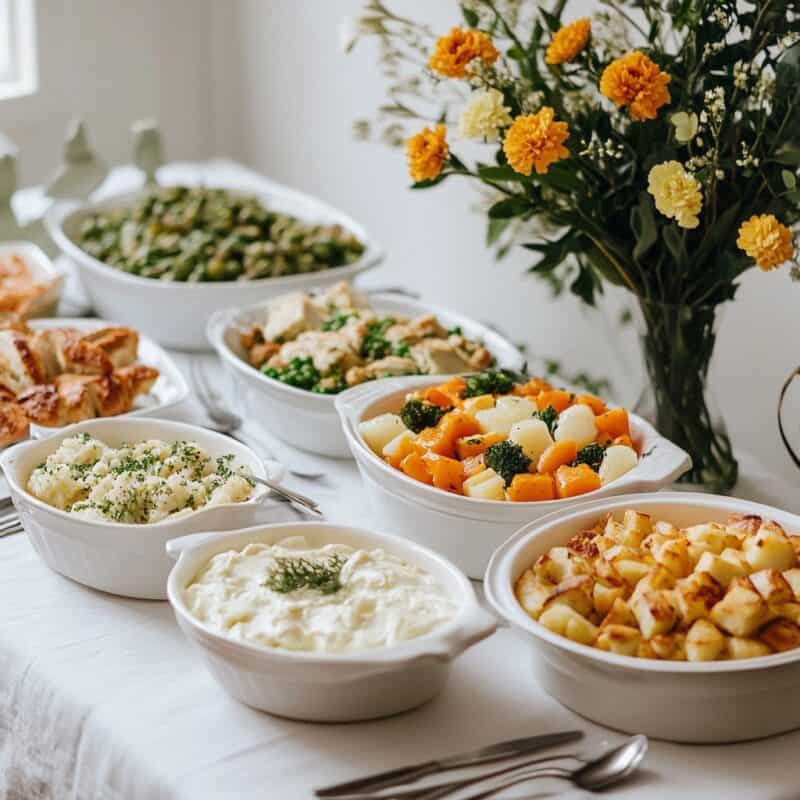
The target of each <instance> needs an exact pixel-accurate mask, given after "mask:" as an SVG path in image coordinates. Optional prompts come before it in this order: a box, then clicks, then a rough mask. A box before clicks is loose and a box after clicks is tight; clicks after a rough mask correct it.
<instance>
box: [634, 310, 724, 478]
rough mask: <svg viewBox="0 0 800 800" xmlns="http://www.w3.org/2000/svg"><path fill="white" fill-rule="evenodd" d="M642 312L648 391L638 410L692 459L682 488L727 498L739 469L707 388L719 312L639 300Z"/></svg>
mask: <svg viewBox="0 0 800 800" xmlns="http://www.w3.org/2000/svg"><path fill="white" fill-rule="evenodd" d="M638 310H639V314H638V315H637V316H638V328H639V340H640V344H641V350H642V356H643V359H644V374H645V386H644V389H643V391H642V393H641V395H640V397H639V400H638V401H637V403H636V407H635V410H636V412H637V413H638V414H639V415H640V416H642V417H644V418H645V419H647V420H648V421H650V422H651V423H652V424H653V425H654V426H655V427H656V429H657V430H658V432H659V433H661V434H662V435H663V436H666V437H667V438H668V439H670V440H671V441H673V442H674V443H675V444H676V445H678V447H681V448H683V449H684V450H685V451H686V452H687V453H689V455H690V456H691V457H692V468H691V470H689V471H688V472H687V473H685V474H684V475H683V476H682V477H681V478H680V479H679V483H681V484H684V485H685V486H684V487H683V488H687V489H694V490H697V491H705V492H717V493H721V494H725V493H727V492H729V491H730V490H731V489H732V488H733V486H734V484H735V483H736V480H737V477H738V464H737V462H736V458H735V457H734V455H733V449H732V447H731V442H730V439H729V438H728V433H727V431H726V428H725V423H724V421H723V419H722V415H721V414H720V413H719V410H718V409H717V406H716V403H715V401H714V398H713V394H712V392H711V389H710V387H709V382H708V368H709V365H710V363H711V358H712V356H713V354H714V344H715V342H716V325H717V319H718V306H713V305H695V306H692V305H680V306H678V305H670V304H667V303H659V302H654V301H649V300H646V299H643V298H640V299H639V309H638Z"/></svg>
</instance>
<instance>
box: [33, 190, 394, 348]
mask: <svg viewBox="0 0 800 800" xmlns="http://www.w3.org/2000/svg"><path fill="white" fill-rule="evenodd" d="M214 188H220V189H227V190H228V191H230V192H231V193H233V194H240V195H247V196H253V197H257V198H258V199H259V200H260V201H261V202H262V203H263V204H264V205H265V206H266V207H267V208H269V209H271V210H274V211H279V212H282V213H286V214H291V215H293V216H295V217H297V218H298V219H300V220H303V221H304V222H319V223H327V224H339V225H342V226H343V227H345V228H347V229H348V230H349V231H351V232H352V233H354V234H355V235H356V236H357V237H358V238H359V239H360V240H361V241H362V242H363V243H364V245H365V250H364V253H363V254H362V256H361V258H359V259H358V261H355V262H353V263H352V264H348V265H346V266H342V267H334V268H331V269H326V270H321V271H319V272H309V273H307V274H302V275H287V276H285V277H280V278H260V279H258V280H252V281H217V282H208V283H188V282H184V281H162V280H155V279H153V278H142V277H140V276H138V275H131V274H129V273H127V272H123V271H122V270H119V269H116V268H114V267H109V266H106V265H105V264H104V263H103V262H102V261H98V260H97V259H96V258H94V257H93V256H90V255H89V254H88V253H87V252H86V251H84V250H82V249H81V248H80V247H79V246H78V244H77V243H76V241H77V239H76V237H77V232H78V230H79V228H80V224H81V221H82V220H83V219H84V218H85V217H86V216H87V215H88V214H91V213H95V212H97V211H102V210H105V209H112V208H119V207H120V206H126V205H130V204H131V203H132V202H133V201H134V200H135V199H136V198H137V197H138V196H139V195H140V194H141V192H127V193H125V194H120V195H115V196H113V197H109V198H107V199H104V200H102V201H100V202H97V203H92V204H87V205H76V204H75V203H57V204H55V205H53V206H52V207H51V208H50V210H49V211H48V212H47V214H46V216H45V224H46V226H47V230H48V233H49V234H50V236H51V237H52V238H53V241H54V242H55V243H56V244H57V245H58V247H59V248H60V249H61V252H62V253H64V255H66V256H67V257H68V258H69V259H70V260H71V261H72V262H73V263H74V264H75V265H76V267H77V269H78V273H79V275H80V278H81V283H82V284H83V287H84V289H85V290H86V293H87V294H88V295H89V298H90V300H91V302H92V306H93V307H94V309H95V310H96V311H97V313H98V315H99V316H101V317H106V318H108V319H116V320H119V321H120V322H121V323H123V324H125V325H130V326H131V327H134V328H137V329H138V330H141V331H143V332H145V333H147V334H148V335H149V336H151V337H152V338H153V339H155V340H156V341H157V342H159V343H160V344H162V345H164V346H166V347H174V348H177V349H179V350H208V341H207V339H206V331H205V328H206V321H207V320H208V318H209V316H210V315H211V314H212V313H214V312H215V311H217V310H219V309H223V308H229V307H232V306H241V305H244V304H246V303H252V302H253V300H254V299H261V300H264V299H268V298H270V297H275V296H277V295H280V294H284V293H285V292H289V291H292V290H296V289H302V290H306V289H309V288H311V287H312V286H330V285H331V284H333V283H336V281H340V280H349V279H352V278H354V277H355V276H356V275H358V274H359V273H361V272H364V271H365V270H367V269H370V268H372V267H376V266H378V264H380V262H381V261H382V260H383V258H384V253H383V251H382V250H381V249H380V247H379V246H378V245H377V244H376V243H375V242H374V241H373V240H372V239H370V237H369V236H368V235H367V233H366V231H364V229H363V228H362V227H361V226H360V225H358V224H357V223H356V222H355V221H354V220H352V219H351V218H350V217H348V216H347V215H345V214H343V213H341V212H340V211H337V210H336V209H334V208H332V207H331V206H328V205H326V204H325V203H323V202H321V201H320V200H317V199H316V198H314V197H311V196H309V195H306V194H302V193H301V192H297V191H295V190H293V189H289V188H288V187H278V188H275V189H271V190H269V191H260V192H259V191H255V190H254V191H242V190H240V189H239V187H236V186H224V185H219V186H218V185H216V184H215V185H214Z"/></svg>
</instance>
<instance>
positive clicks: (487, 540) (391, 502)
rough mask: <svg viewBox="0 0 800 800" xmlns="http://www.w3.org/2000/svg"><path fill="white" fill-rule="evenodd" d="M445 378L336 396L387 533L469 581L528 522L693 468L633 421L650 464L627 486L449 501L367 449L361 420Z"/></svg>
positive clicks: (626, 479)
mask: <svg viewBox="0 0 800 800" xmlns="http://www.w3.org/2000/svg"><path fill="white" fill-rule="evenodd" d="M444 380H447V376H441V375H440V376H428V377H424V378H420V377H408V378H386V379H385V380H382V381H377V382H374V383H367V384H362V385H361V386H356V387H354V388H353V389H348V390H347V391H346V392H343V393H342V394H340V395H338V396H337V399H336V408H337V410H338V411H339V415H340V417H341V421H342V428H343V430H344V433H345V436H346V437H347V442H348V444H349V445H350V449H351V451H352V453H353V456H354V457H355V459H356V463H357V464H358V467H359V470H360V471H361V476H362V477H363V479H364V483H365V485H366V489H367V491H366V494H367V496H368V498H369V500H370V501H371V503H372V506H373V508H374V511H375V513H376V514H378V515H379V519H382V520H383V521H384V523H385V525H386V527H387V528H388V529H389V530H392V531H395V532H397V533H400V534H402V535H403V536H407V537H408V538H410V539H413V540H414V541H417V542H421V543H422V544H425V545H427V546H428V547H431V548H433V549H434V550H436V551H437V552H439V553H442V554H443V555H445V556H447V557H448V558H450V559H452V560H453V561H454V562H455V563H456V564H457V565H458V566H459V567H460V568H461V569H463V570H464V572H466V573H467V575H469V576H470V577H471V578H481V577H482V576H483V573H484V571H485V569H486V565H487V564H488V563H489V558H490V557H491V555H492V553H493V552H494V551H495V549H496V548H497V547H499V546H500V545H501V544H502V543H503V542H504V541H505V540H506V539H507V538H508V537H509V536H510V535H511V534H512V533H513V532H514V531H516V530H517V529H518V528H519V527H520V526H521V525H524V524H525V523H526V522H530V521H531V520H533V519H538V518H539V517H543V516H544V515H545V514H549V513H551V512H553V511H556V510H559V511H566V510H567V509H570V508H571V507H572V506H574V505H576V504H577V503H581V502H584V501H586V500H587V499H589V498H595V497H607V496H609V495H616V494H624V493H625V492H644V491H654V490H656V489H661V488H663V487H665V486H667V485H669V484H670V483H672V482H673V481H674V480H675V479H676V478H677V477H678V476H679V475H681V474H683V473H684V472H685V471H686V470H687V469H688V468H689V466H690V465H691V459H690V458H689V456H688V455H687V454H686V453H685V452H684V451H683V450H681V449H680V448H679V447H676V446H675V445H674V444H672V442H670V441H669V440H668V439H665V438H664V437H663V436H660V435H659V434H658V432H657V431H656V430H655V428H653V427H652V425H649V424H648V423H647V422H645V421H644V420H643V419H641V417H637V416H636V415H635V414H630V415H629V420H630V428H631V437H632V439H633V441H634V444H635V445H636V447H637V449H638V450H639V452H640V453H647V454H648V455H647V456H646V457H645V458H642V459H641V460H640V461H639V464H638V465H637V466H636V467H634V468H633V469H632V470H631V471H630V472H628V473H626V474H625V475H623V476H622V477H621V478H618V479H617V480H615V481H613V482H612V483H609V484H607V485H605V486H603V487H602V488H601V489H598V490H597V491H595V492H592V493H591V494H586V495H581V496H580V497H575V498H565V499H563V500H546V501H541V502H535V503H533V502H531V503H512V502H504V501H499V500H478V499H475V498H472V497H463V496H461V495H456V494H451V493H449V492H445V491H442V490H441V489H436V488H434V487H433V486H428V485H427V484H424V483H421V482H420V481H416V480H414V479H413V478H409V477H408V476H407V475H405V474H404V473H402V472H401V471H400V470H398V469H394V468H393V467H391V466H389V464H387V463H386V462H385V461H384V460H383V459H382V458H379V457H378V456H377V455H375V453H373V452H372V450H371V449H370V448H369V447H368V446H367V444H366V443H365V442H364V440H363V439H362V437H361V434H360V433H359V430H358V426H359V423H360V422H362V421H363V420H367V419H371V418H372V417H375V416H377V415H378V414H383V413H386V412H389V411H391V412H394V413H397V412H398V411H399V409H400V408H401V407H402V405H403V403H404V401H405V397H406V395H407V394H408V393H409V392H412V391H414V390H416V389H422V388H426V387H428V386H433V385H436V384H438V383H441V382H442V381H444Z"/></svg>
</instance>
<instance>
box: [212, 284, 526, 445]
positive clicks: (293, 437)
mask: <svg viewBox="0 0 800 800" xmlns="http://www.w3.org/2000/svg"><path fill="white" fill-rule="evenodd" d="M369 301H370V305H371V306H372V308H374V309H375V311H376V312H377V313H378V314H380V315H392V314H395V315H398V316H403V317H417V316H420V315H422V314H435V315H436V317H437V318H438V320H439V321H440V322H441V323H442V325H444V326H445V327H446V328H452V327H454V326H456V325H458V326H460V327H461V330H462V331H463V332H464V335H465V336H467V337H469V338H470V339H475V340H477V341H480V342H482V343H483V344H484V345H485V346H486V347H487V348H488V349H489V350H490V351H491V353H492V354H493V355H494V356H495V358H496V359H497V362H498V366H501V367H506V368H508V369H513V370H521V369H522V368H523V367H524V364H525V358H524V356H523V355H522V354H521V353H520V351H519V350H518V349H517V348H516V347H515V346H514V345H513V344H511V342H509V341H508V339H506V338H505V337H503V336H501V335H500V334H499V333H496V332H495V331H493V330H491V328H488V327H487V326H486V325H482V324H481V323H479V322H475V320H472V319H469V317H462V316H461V315H460V314H454V313H453V312H452V311H447V310H446V309H443V308H439V307H437V306H433V305H430V304H428V303H422V302H419V301H417V300H410V299H408V298H406V297H400V296H398V295H396V294H390V293H377V294H372V295H369ZM263 317H264V308H263V304H257V305H253V306H248V307H246V308H240V309H235V308H231V309H227V310H225V311H220V312H218V313H216V314H214V315H213V316H212V317H211V319H210V320H209V321H208V340H209V341H210V342H211V346H212V347H213V348H214V350H216V351H217V353H218V354H219V356H220V358H221V359H222V363H223V364H225V366H226V368H227V369H228V371H229V372H230V373H231V374H232V375H233V377H234V380H236V381H237V383H238V384H239V385H240V386H241V388H242V390H243V391H242V392H241V395H242V396H243V398H244V402H245V406H246V408H247V418H248V419H252V420H258V421H259V422H260V424H262V425H264V427H265V428H267V429H269V430H270V431H271V432H272V433H273V434H274V435H275V436H278V437H280V438H281V439H284V440H285V441H286V442H288V443H289V444H292V445H294V446H295V447H299V448H300V449H301V450H308V451H311V452H313V453H318V454H319V455H324V456H336V457H340V458H346V457H348V456H349V455H350V450H349V448H348V446H347V441H346V439H345V436H344V434H343V433H342V427H341V424H340V423H339V416H338V414H337V413H336V406H335V395H326V394H314V393H313V392H307V391H305V390H303V389H297V388H295V387H294V386H288V385H287V384H285V383H281V381H278V380H275V379H274V378H268V377H267V376H266V375H264V374H263V373H261V372H259V370H257V369H254V368H253V367H251V366H250V364H248V363H247V355H246V353H245V351H244V349H243V348H242V346H241V344H240V342H239V334H240V331H241V330H242V329H246V328H247V327H248V326H250V325H252V324H253V323H254V322H256V321H259V320H260V321H263ZM383 380H385V379H382V380H381V381H378V382H377V383H378V384H382V383H383ZM371 385H372V384H371Z"/></svg>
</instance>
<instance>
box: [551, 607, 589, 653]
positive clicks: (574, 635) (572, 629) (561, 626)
mask: <svg viewBox="0 0 800 800" xmlns="http://www.w3.org/2000/svg"><path fill="white" fill-rule="evenodd" d="M539 622H540V623H541V624H542V625H544V626H545V628H548V629H549V630H551V631H553V633H558V634H560V635H561V636H566V637H567V638H568V639H572V641H573V642H579V643H580V644H592V643H593V642H594V640H595V639H596V638H597V628H596V627H595V626H594V625H592V623H591V622H589V620H588V619H586V618H585V617H582V616H581V615H580V614H579V613H578V612H577V611H575V610H574V609H572V608H570V607H569V606H564V605H555V606H552V607H550V608H548V609H547V610H546V611H543V612H542V615H541V616H540V617H539Z"/></svg>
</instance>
